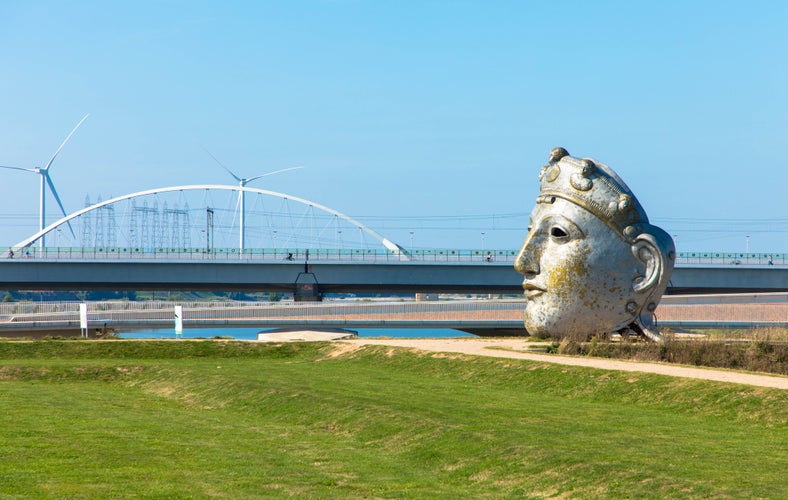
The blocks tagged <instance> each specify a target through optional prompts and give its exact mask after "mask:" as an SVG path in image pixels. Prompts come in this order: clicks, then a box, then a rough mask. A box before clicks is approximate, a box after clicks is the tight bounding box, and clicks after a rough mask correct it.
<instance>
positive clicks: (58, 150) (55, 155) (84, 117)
mask: <svg viewBox="0 0 788 500" xmlns="http://www.w3.org/2000/svg"><path fill="white" fill-rule="evenodd" d="M88 116H90V113H88V114H86V115H85V116H83V117H82V119H81V120H79V123H77V126H76V127H74V129H73V130H72V131H71V133H70V134H68V136H67V137H66V139H65V140H64V141H63V144H61V145H60V147H59V148H57V151H55V154H53V155H52V158H50V159H49V162H48V163H47V166H46V167H44V170H49V166H50V165H52V162H53V161H55V158H57V155H58V153H60V150H61V149H63V146H65V145H66V143H67V142H68V140H69V139H71V136H72V135H74V132H76V131H77V129H78V128H79V126H80V125H82V122H84V121H85V120H87V118H88Z"/></svg>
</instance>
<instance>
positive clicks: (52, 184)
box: [44, 173, 77, 238]
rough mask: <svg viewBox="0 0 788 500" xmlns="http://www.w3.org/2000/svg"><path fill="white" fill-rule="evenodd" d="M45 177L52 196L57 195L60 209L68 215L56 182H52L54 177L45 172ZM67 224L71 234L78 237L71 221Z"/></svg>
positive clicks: (64, 214)
mask: <svg viewBox="0 0 788 500" xmlns="http://www.w3.org/2000/svg"><path fill="white" fill-rule="evenodd" d="M44 177H45V178H46V180H47V185H49V190H50V191H52V196H54V197H55V201H56V202H57V206H59V207H60V211H61V212H62V213H63V217H68V214H67V213H66V209H65V208H63V203H62V202H61V201H60V196H58V195H57V190H56V189H55V184H54V183H53V182H52V179H50V177H49V174H46V173H45V174H44ZM66 224H68V229H69V230H70V231H71V236H73V237H74V238H76V237H77V235H76V234H74V228H73V227H71V222H67V223H66Z"/></svg>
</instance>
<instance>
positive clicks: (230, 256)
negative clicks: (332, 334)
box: [5, 247, 788, 266]
mask: <svg viewBox="0 0 788 500" xmlns="http://www.w3.org/2000/svg"><path fill="white" fill-rule="evenodd" d="M12 250H13V249H9V248H6V249H5V251H6V256H7V258H14V259H21V260H26V259H39V260H42V259H43V260H54V261H59V260H170V261H172V260H175V261H196V262H201V261H239V260H240V261H247V262H248V261H255V262H257V261H259V262H282V261H284V262H286V261H293V262H306V261H320V262H437V263H441V262H446V263H451V262H489V263H507V264H508V263H513V262H514V260H515V258H516V257H517V253H518V251H517V250H484V249H483V250H479V249H476V250H473V249H472V250H461V249H421V250H412V251H402V252H395V251H390V250H382V249H306V248H250V249H245V250H243V251H240V250H239V249H237V248H214V249H205V248H128V247H123V248H121V247H119V248H71V247H69V248H65V247H61V248H57V247H56V248H43V249H42V248H33V247H31V248H28V249H24V250H13V252H14V253H13V256H11V253H9V252H10V251H12ZM676 264H677V265H719V266H728V265H744V266H748V265H751V266H786V265H788V253H732V252H679V253H678V255H677V259H676Z"/></svg>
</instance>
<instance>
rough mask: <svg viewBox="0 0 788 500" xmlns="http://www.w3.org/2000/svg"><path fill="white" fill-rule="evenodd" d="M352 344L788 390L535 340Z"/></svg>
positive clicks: (762, 379) (787, 382)
mask: <svg viewBox="0 0 788 500" xmlns="http://www.w3.org/2000/svg"><path fill="white" fill-rule="evenodd" d="M340 342H344V343H347V344H352V345H387V346H394V347H408V348H413V349H420V350H423V351H432V352H455V353H461V354H470V355H474V356H492V357H496V358H510V359H527V360H531V361H541V362H545V363H555V364H559V365H572V366H586V367H589V368H599V369H602V370H621V371H628V372H644V373H657V374H660V375H669V376H671V377H686V378H696V379H703V380H713V381H717V382H729V383H734V384H745V385H754V386H759V387H773V388H777V389H788V377H782V376H779V375H755V374H751V373H742V372H737V371H732V370H716V369H710V368H692V367H688V366H680V365H671V364H667V363H640V362H635V361H620V360H615V359H602V358H585V357H582V358H581V357H571V356H561V355H556V354H537V353H532V352H524V351H526V350H528V349H529V347H532V346H533V345H534V344H533V342H528V341H525V340H520V339H493V338H482V339H366V338H355V339H352V340H342V341H340Z"/></svg>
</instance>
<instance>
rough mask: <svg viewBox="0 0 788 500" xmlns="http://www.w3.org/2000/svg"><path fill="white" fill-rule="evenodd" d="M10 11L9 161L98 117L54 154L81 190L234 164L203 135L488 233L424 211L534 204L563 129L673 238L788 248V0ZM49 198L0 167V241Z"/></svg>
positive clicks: (6, 56) (243, 165)
mask: <svg viewBox="0 0 788 500" xmlns="http://www.w3.org/2000/svg"><path fill="white" fill-rule="evenodd" d="M0 23H1V24H0V26H1V27H2V29H0V68H2V77H0V105H1V107H0V164H1V165H13V166H21V167H33V166H41V165H43V164H44V163H45V162H46V161H47V160H48V159H49V157H50V156H51V155H52V153H53V152H54V150H55V149H56V148H57V146H58V145H59V144H60V142H61V141H62V140H63V138H64V137H65V135H66V134H67V133H68V131H69V130H71V128H72V127H73V126H74V125H75V124H76V123H77V121H79V119H80V118H81V117H82V116H83V115H84V114H86V113H90V114H91V116H90V118H89V119H88V120H87V121H86V122H85V123H84V124H83V126H82V127H81V128H80V130H79V131H78V132H77V133H76V134H75V136H74V137H73V139H72V141H71V142H70V143H69V144H68V145H67V146H66V147H65V148H64V149H63V151H62V153H61V154H60V156H59V157H58V159H57V160H56V162H55V164H54V166H53V167H52V170H51V174H52V178H53V180H54V182H55V184H56V186H57V188H58V191H59V193H60V195H61V197H62V199H63V202H64V204H65V205H66V209H67V210H68V211H75V210H77V209H79V208H82V206H83V204H84V199H85V195H86V194H90V196H91V197H92V198H95V197H96V196H97V195H102V196H103V197H104V199H107V198H108V197H110V196H118V195H121V194H126V193H131V192H134V191H139V190H144V189H149V188H154V187H162V186H172V185H178V184H193V183H232V179H230V178H229V176H227V174H226V173H225V172H224V171H222V170H221V169H219V168H218V167H217V165H216V163H215V162H214V161H213V160H212V159H211V158H210V157H209V156H207V155H206V154H205V152H204V151H203V150H202V149H201V144H202V145H205V147H206V148H208V149H209V150H210V151H211V152H212V153H213V154H214V155H216V156H217V157H219V158H220V159H221V160H222V163H224V164H225V165H228V166H230V167H231V168H233V169H234V170H236V171H238V172H239V173H241V174H242V175H245V176H252V175H257V174H259V173H263V172H267V171H271V170H276V169H281V168H286V167H290V166H294V165H303V166H304V167H305V168H304V169H302V170H298V171H293V172H288V173H284V174H280V175H277V176H271V177H268V178H266V179H265V180H264V182H262V183H261V184H256V187H262V188H267V189H272V190H275V191H280V192H285V193H291V194H293V195H295V196H300V197H302V198H307V199H311V200H314V201H316V202H318V203H322V204H324V205H327V206H330V207H332V208H335V209H337V210H339V211H342V212H344V213H347V214H349V215H351V216H356V217H359V218H362V217H369V216H380V217H381V219H380V221H383V222H380V224H381V225H384V226H385V225H386V224H392V225H394V224H395V223H396V220H400V219H401V220H404V221H407V222H404V223H400V225H402V224H405V225H412V226H414V229H415V232H416V236H415V239H416V245H417V246H421V247H427V246H435V247H445V246H453V247H463V248H472V247H476V248H478V247H479V245H480V242H479V241H478V240H477V239H476V237H471V236H467V235H466V236H465V238H466V241H457V240H456V239H451V238H449V237H448V236H446V234H448V233H444V232H442V231H440V230H430V229H426V228H425V227H427V226H424V225H422V226H420V225H419V224H420V223H419V219H418V218H419V217H436V216H446V217H449V216H457V217H469V218H471V217H473V216H491V215H494V214H512V213H527V212H529V211H530V209H531V207H532V206H533V202H534V198H535V197H536V194H537V188H538V186H537V173H538V171H539V168H540V167H541V166H542V165H543V164H544V162H545V161H546V158H547V155H548V152H549V150H550V149H551V148H552V147H554V146H559V145H561V146H564V147H566V148H567V149H568V150H569V151H570V152H571V153H572V154H574V155H576V156H589V157H594V158H596V159H598V160H600V161H602V162H604V163H607V164H608V165H610V166H611V167H612V168H613V169H615V170H616V171H617V172H618V173H619V174H620V175H621V177H622V178H623V179H624V180H625V181H626V182H627V183H628V184H629V185H630V187H631V188H632V189H633V191H634V192H635V194H636V195H637V196H638V198H639V199H640V200H641V202H642V204H643V206H644V207H645V209H646V211H647V212H648V214H649V217H650V218H651V220H652V222H654V223H656V224H658V225H660V226H662V227H663V228H665V229H666V230H667V231H668V232H669V233H671V234H674V235H678V246H679V249H680V250H684V251H688V250H725V251H744V247H745V236H746V235H750V242H749V245H750V251H753V252H788V151H786V150H787V149H788V142H787V139H788V63H786V61H788V31H786V27H787V26H788V2H781V1H776V0H775V1H758V0H756V1H752V0H749V1H738V2H731V1H706V2H704V1H694V2H685V1H664V2H631V1H616V2H613V1H610V2H605V1H599V2H587V1H555V2H553V1H540V2H536V1H526V0H519V1H493V0H490V1H481V0H479V1H450V0H444V1H429V0H423V1H383V0H377V1H372V0H369V1H363V0H333V1H331V0H311V1H298V0H288V1H230V2H219V1H210V2H205V1H195V0H188V1H133V2H131V1H128V2H106V1H72V2H63V1H38V0H26V1H21V0H19V1H9V0H0ZM49 208H50V210H49V220H50V221H53V220H54V216H55V210H54V209H55V205H54V203H52V202H50V203H49ZM37 213H38V179H37V178H36V177H35V176H33V175H30V174H26V173H22V172H14V171H9V170H0V245H9V244H12V243H15V242H16V241H19V240H21V239H22V238H24V237H25V236H27V235H29V234H32V233H33V232H35V230H36V229H37V220H36V214H37ZM368 220H369V221H370V225H371V226H372V227H373V228H377V229H382V231H381V232H384V233H385V228H380V227H376V224H375V219H374V218H373V219H368ZM451 220H455V219H451ZM484 220H489V219H484ZM392 221H394V222H392ZM452 224H456V220H455V222H452ZM402 234H403V233H402V232H400V233H399V235H398V236H395V237H397V238H400V239H402V238H403V236H402ZM404 234H407V232H405V233H404ZM524 235H525V230H524V228H523V230H522V231H513V230H509V231H489V234H488V242H487V246H488V247H497V248H517V247H519V245H520V244H521V242H522V239H523V237H524ZM400 243H402V244H405V243H406V242H404V241H400Z"/></svg>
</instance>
